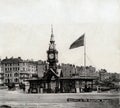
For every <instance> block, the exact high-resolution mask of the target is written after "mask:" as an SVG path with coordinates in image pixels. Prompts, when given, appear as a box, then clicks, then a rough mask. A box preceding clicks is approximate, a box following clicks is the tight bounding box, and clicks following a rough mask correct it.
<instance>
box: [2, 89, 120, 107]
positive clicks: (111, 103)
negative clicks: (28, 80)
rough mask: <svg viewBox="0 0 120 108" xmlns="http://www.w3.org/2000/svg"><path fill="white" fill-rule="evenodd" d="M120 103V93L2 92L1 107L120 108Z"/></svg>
mask: <svg viewBox="0 0 120 108" xmlns="http://www.w3.org/2000/svg"><path fill="white" fill-rule="evenodd" d="M69 98H70V99H79V100H81V99H82V102H81V101H77V102H74V100H73V101H69V102H68V101H67V99H69ZM86 99H87V100H88V101H86ZM91 100H92V101H91ZM99 100H101V101H99ZM119 101H120V93H66V94H62V93H60V94H26V93H23V92H22V91H8V90H0V105H10V106H12V108H58V107H59V108H67V107H69V108H119V103H120V102H119Z"/></svg>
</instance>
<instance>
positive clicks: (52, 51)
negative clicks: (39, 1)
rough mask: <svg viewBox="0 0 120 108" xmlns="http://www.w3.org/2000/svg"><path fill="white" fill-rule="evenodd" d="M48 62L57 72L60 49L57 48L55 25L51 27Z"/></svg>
mask: <svg viewBox="0 0 120 108" xmlns="http://www.w3.org/2000/svg"><path fill="white" fill-rule="evenodd" d="M47 62H48V63H49V70H50V69H52V70H53V71H54V72H55V73H56V69H57V62H58V51H57V50H56V48H55V40H54V35H53V27H51V38H50V44H49V49H48V51H47Z"/></svg>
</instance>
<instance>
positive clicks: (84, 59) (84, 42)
mask: <svg viewBox="0 0 120 108" xmlns="http://www.w3.org/2000/svg"><path fill="white" fill-rule="evenodd" d="M85 72H86V36H85V34H84V73H85ZM84 75H85V74H84Z"/></svg>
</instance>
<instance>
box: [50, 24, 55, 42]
mask: <svg viewBox="0 0 120 108" xmlns="http://www.w3.org/2000/svg"><path fill="white" fill-rule="evenodd" d="M50 42H54V35H53V25H51V38H50Z"/></svg>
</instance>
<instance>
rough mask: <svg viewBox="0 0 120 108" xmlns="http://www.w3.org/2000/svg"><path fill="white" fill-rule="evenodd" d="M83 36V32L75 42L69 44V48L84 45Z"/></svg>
mask: <svg viewBox="0 0 120 108" xmlns="http://www.w3.org/2000/svg"><path fill="white" fill-rule="evenodd" d="M84 36H85V34H83V35H82V36H80V37H79V38H78V39H77V40H76V41H75V42H73V43H72V44H71V45H70V48H69V49H73V48H77V47H80V46H84Z"/></svg>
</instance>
